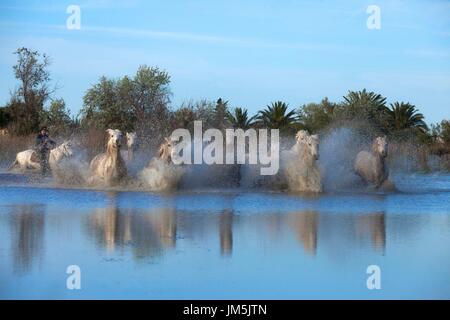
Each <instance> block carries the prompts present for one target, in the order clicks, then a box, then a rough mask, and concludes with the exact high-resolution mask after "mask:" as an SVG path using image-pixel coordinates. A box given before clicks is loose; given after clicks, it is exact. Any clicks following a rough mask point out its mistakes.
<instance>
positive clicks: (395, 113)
mask: <svg viewBox="0 0 450 320" xmlns="http://www.w3.org/2000/svg"><path fill="white" fill-rule="evenodd" d="M385 112H386V114H387V118H386V121H387V125H388V126H389V128H391V129H392V130H395V131H397V130H403V129H419V130H421V131H422V132H426V131H428V126H427V124H426V123H425V121H424V116H423V114H421V113H419V112H418V111H417V109H416V107H415V106H414V105H412V104H410V103H405V102H395V103H391V104H390V108H386V110H385Z"/></svg>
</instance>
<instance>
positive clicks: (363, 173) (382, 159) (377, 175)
mask: <svg viewBox="0 0 450 320" xmlns="http://www.w3.org/2000/svg"><path fill="white" fill-rule="evenodd" d="M387 148H388V144H387V140H386V137H377V138H375V140H374V141H373V144H372V152H368V151H361V152H359V153H358V155H357V156H356V160H355V172H356V174H358V175H359V176H360V177H361V178H362V179H363V180H364V181H365V182H366V183H368V184H371V185H373V186H374V187H375V188H376V189H378V188H380V187H382V186H383V187H387V188H395V187H394V185H393V183H392V182H390V181H389V170H388V167H387V165H386V157H387V154H388V152H387Z"/></svg>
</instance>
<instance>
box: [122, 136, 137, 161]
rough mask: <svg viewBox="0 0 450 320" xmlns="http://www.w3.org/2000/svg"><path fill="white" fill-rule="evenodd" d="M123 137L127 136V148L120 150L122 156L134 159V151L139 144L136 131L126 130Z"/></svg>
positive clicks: (130, 159) (129, 159)
mask: <svg viewBox="0 0 450 320" xmlns="http://www.w3.org/2000/svg"><path fill="white" fill-rule="evenodd" d="M125 137H126V138H127V150H121V153H122V158H124V159H126V160H127V161H128V162H131V161H133V160H134V152H135V151H136V150H137V148H138V146H139V140H138V136H137V134H136V132H127V133H126V135H125Z"/></svg>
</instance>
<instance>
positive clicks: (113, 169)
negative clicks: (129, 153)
mask: <svg viewBox="0 0 450 320" xmlns="http://www.w3.org/2000/svg"><path fill="white" fill-rule="evenodd" d="M106 132H107V133H108V143H107V144H106V152H105V153H101V154H98V155H96V156H95V157H94V159H92V161H91V164H90V177H89V184H90V185H99V184H100V185H106V186H111V185H114V184H117V183H120V182H122V181H123V180H124V179H125V178H126V177H127V167H126V166H125V162H124V161H123V159H122V156H121V154H120V147H121V145H122V140H123V135H122V132H121V131H120V130H114V129H108V130H106Z"/></svg>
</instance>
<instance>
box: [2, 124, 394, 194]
mask: <svg viewBox="0 0 450 320" xmlns="http://www.w3.org/2000/svg"><path fill="white" fill-rule="evenodd" d="M106 132H107V134H108V137H107V143H106V151H105V152H104V153H101V154H98V155H96V156H95V157H94V158H93V159H92V160H91V162H90V164H89V166H88V167H89V169H88V174H87V176H85V177H83V181H84V182H85V183H86V184H87V185H88V186H105V187H108V186H115V185H119V184H124V183H128V182H130V179H131V178H130V175H129V170H128V169H127V167H128V166H130V164H131V163H132V162H133V161H134V158H135V157H134V152H135V151H136V149H137V146H138V137H137V135H136V133H126V145H127V150H121V147H122V143H123V140H124V137H123V134H122V132H121V131H120V130H117V129H108V130H106ZM387 147H388V145H387V141H386V137H377V138H375V139H374V141H373V143H372V150H371V151H360V152H359V153H358V154H357V156H356V158H355V160H354V172H355V173H356V174H357V175H358V176H360V177H361V178H362V180H363V181H365V182H366V184H368V185H371V186H373V187H374V188H376V189H378V188H390V189H392V188H393V187H394V185H393V183H392V182H391V181H390V180H389V172H388V168H387V165H386V157H387ZM174 150H175V148H174V141H172V140H171V139H170V138H166V139H165V141H164V142H163V143H162V144H161V145H160V147H159V151H158V154H157V156H156V157H153V158H152V159H151V160H150V161H149V162H148V164H147V165H146V166H145V167H144V168H143V169H142V170H141V171H140V172H139V174H138V175H137V180H138V181H139V184H140V186H141V187H144V188H146V189H149V190H152V191H167V190H173V189H177V187H178V185H179V182H180V180H181V178H182V176H183V172H184V171H183V166H180V165H175V164H173V162H172V159H173V158H174V156H176V155H175V154H174V152H175V151H174ZM74 154H75V151H74V143H73V142H72V141H70V140H69V141H65V142H63V143H62V144H60V145H59V146H57V147H55V148H54V149H52V150H51V151H50V155H49V166H50V169H51V171H52V174H53V176H54V177H56V178H61V176H64V174H66V172H65V168H64V167H63V166H61V164H62V162H63V160H64V159H70V158H72V157H73V156H74ZM284 157H285V158H286V161H285V165H284V166H283V169H282V173H281V175H282V176H283V179H284V181H285V182H286V184H287V186H288V188H289V189H290V190H291V191H296V192H322V191H323V185H322V174H321V170H320V169H319V166H318V159H319V137H318V136H317V135H310V134H309V133H308V132H307V131H305V130H300V131H299V132H297V134H296V140H295V144H294V145H293V146H292V148H290V149H289V150H287V151H285V152H284ZM14 169H19V170H21V171H25V170H28V169H34V170H39V169H40V163H39V160H38V156H37V154H36V151H35V150H33V149H29V150H25V151H22V152H19V153H18V154H17V155H16V159H15V160H14V162H13V164H12V165H11V167H10V170H14ZM60 180H62V179H60Z"/></svg>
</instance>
